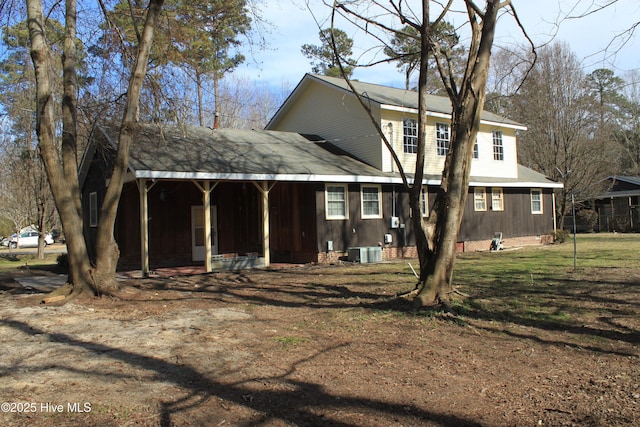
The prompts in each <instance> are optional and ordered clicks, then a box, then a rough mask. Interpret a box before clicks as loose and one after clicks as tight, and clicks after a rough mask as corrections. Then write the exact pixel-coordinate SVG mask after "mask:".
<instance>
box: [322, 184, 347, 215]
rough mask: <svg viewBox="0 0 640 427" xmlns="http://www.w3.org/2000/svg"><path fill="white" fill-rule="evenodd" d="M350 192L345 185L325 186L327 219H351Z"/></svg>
mask: <svg viewBox="0 0 640 427" xmlns="http://www.w3.org/2000/svg"><path fill="white" fill-rule="evenodd" d="M348 194H349V193H348V191H347V186H346V185H345V184H327V185H326V186H325V200H326V204H327V205H326V215H327V219H347V218H348V217H349V203H348V198H347V197H348Z"/></svg>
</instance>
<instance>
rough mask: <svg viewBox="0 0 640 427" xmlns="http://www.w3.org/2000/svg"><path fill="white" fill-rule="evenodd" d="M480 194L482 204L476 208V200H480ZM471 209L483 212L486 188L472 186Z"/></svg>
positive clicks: (485, 202)
mask: <svg viewBox="0 0 640 427" xmlns="http://www.w3.org/2000/svg"><path fill="white" fill-rule="evenodd" d="M480 195H482V204H483V208H480V209H479V208H478V203H477V202H478V201H479V200H480V197H479V196H480ZM473 210H474V211H476V212H485V211H486V210H487V189H486V188H484V187H474V188H473Z"/></svg>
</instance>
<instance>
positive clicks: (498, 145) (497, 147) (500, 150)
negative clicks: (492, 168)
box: [493, 130, 504, 160]
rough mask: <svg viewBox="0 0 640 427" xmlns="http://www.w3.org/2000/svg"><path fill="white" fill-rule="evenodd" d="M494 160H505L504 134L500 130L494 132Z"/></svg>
mask: <svg viewBox="0 0 640 427" xmlns="http://www.w3.org/2000/svg"><path fill="white" fill-rule="evenodd" d="M493 160H504V147H503V145H502V132H501V131H499V130H494V131H493Z"/></svg>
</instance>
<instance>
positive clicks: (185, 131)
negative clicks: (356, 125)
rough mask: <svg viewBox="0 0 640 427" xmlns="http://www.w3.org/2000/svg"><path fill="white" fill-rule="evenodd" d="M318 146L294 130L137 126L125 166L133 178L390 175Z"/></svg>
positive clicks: (293, 177)
mask: <svg viewBox="0 0 640 427" xmlns="http://www.w3.org/2000/svg"><path fill="white" fill-rule="evenodd" d="M320 144H322V143H316V142H313V141H311V140H310V139H308V138H306V137H304V136H302V135H300V134H298V133H293V132H279V131H266V130H242V129H215V130H213V129H209V128H203V127H197V126H187V125H185V126H182V125H181V126H177V125H161V124H141V125H140V130H139V132H138V134H137V135H136V137H135V142H134V144H133V145H132V147H131V151H130V162H129V165H130V168H131V169H132V170H133V171H134V172H135V174H136V176H137V177H149V178H153V177H156V178H170V177H175V178H188V177H192V178H201V179H205V178H210V179H215V178H218V179H225V178H227V179H243V177H244V178H246V179H252V178H253V179H257V177H259V178H262V179H291V180H296V181H298V180H308V181H313V180H321V179H322V180H329V181H330V180H332V178H331V177H336V178H335V179H343V180H345V181H349V180H353V179H354V178H353V177H356V176H357V177H376V178H379V177H383V178H390V177H393V174H388V173H383V172H380V171H379V170H378V169H376V168H374V167H372V166H369V165H367V164H365V163H363V162H360V161H358V160H355V159H353V158H351V157H349V156H347V155H344V154H336V153H330V152H329V151H327V150H325V149H323V148H322V147H321V146H320ZM349 177H352V178H349Z"/></svg>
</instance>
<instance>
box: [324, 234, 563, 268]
mask: <svg viewBox="0 0 640 427" xmlns="http://www.w3.org/2000/svg"><path fill="white" fill-rule="evenodd" d="M550 243H553V236H551V235H543V236H525V237H513V238H509V239H503V240H502V245H503V248H504V249H513V248H518V247H521V246H533V245H546V244H550ZM490 245H491V239H488V240H476V241H469V242H458V244H457V245H456V251H457V252H458V253H461V252H478V251H488V250H489V246H490ZM417 257H418V251H417V249H416V247H415V246H406V247H402V248H399V247H391V246H384V247H383V248H382V259H383V260H384V261H390V260H395V259H403V258H417ZM346 258H347V253H346V252H338V251H331V252H320V253H318V261H317V262H318V263H319V264H333V263H336V262H338V261H341V260H345V259H346Z"/></svg>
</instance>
